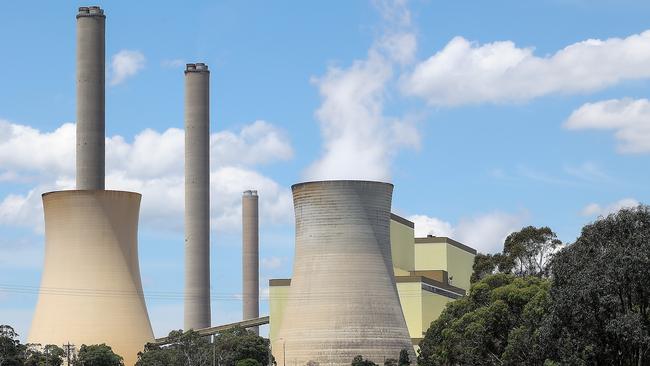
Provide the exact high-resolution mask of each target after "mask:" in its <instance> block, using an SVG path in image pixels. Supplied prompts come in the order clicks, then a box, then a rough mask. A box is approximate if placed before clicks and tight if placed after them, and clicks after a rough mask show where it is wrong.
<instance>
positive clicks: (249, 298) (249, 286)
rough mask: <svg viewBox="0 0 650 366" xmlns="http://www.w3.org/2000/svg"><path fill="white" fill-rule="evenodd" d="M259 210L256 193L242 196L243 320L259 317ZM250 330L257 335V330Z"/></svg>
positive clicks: (250, 192) (247, 193) (247, 192)
mask: <svg viewBox="0 0 650 366" xmlns="http://www.w3.org/2000/svg"><path fill="white" fill-rule="evenodd" d="M259 245H260V244H259V210H258V196H257V191H245V192H244V194H243V195H242V300H243V308H242V314H243V318H244V320H245V319H252V318H257V317H259V316H260V308H259V306H260V305H259V296H260V275H259V273H260V272H259V261H260V260H259ZM250 330H252V331H254V332H255V333H257V334H259V328H257V327H255V328H251V329H250Z"/></svg>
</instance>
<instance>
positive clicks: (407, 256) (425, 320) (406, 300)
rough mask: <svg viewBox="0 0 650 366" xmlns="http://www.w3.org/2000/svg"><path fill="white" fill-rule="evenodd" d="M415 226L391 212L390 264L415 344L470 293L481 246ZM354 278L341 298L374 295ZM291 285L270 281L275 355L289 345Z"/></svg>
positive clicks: (280, 281)
mask: <svg viewBox="0 0 650 366" xmlns="http://www.w3.org/2000/svg"><path fill="white" fill-rule="evenodd" d="M414 226H415V225H414V223H413V222H411V221H409V220H407V219H405V218H403V217H400V216H398V215H395V214H392V213H391V214H390V248H391V253H392V256H391V258H392V263H391V267H392V270H393V273H394V276H395V283H396V287H397V292H398V295H399V300H400V305H401V310H402V312H403V314H404V318H405V321H406V324H407V327H408V332H409V336H410V338H411V343H412V344H413V345H414V346H416V345H417V344H418V343H419V342H420V341H421V340H422V338H423V336H424V333H425V332H426V331H427V329H428V328H429V325H430V324H431V322H432V321H434V320H436V319H437V318H438V317H439V316H440V313H441V312H442V310H443V309H444V308H445V305H446V304H447V303H449V302H451V301H453V300H455V299H458V298H460V297H462V296H464V295H465V294H466V293H467V292H468V291H469V288H470V276H471V274H472V265H473V263H474V257H475V255H476V250H474V249H473V248H470V247H468V246H466V245H463V244H461V243H459V242H457V241H455V240H453V239H450V238H447V237H432V236H429V237H424V238H416V237H415V235H414V234H415V233H414ZM296 250H298V248H296ZM332 270H334V269H332ZM359 271H363V269H359ZM294 276H295V272H294ZM353 282H354V279H350V281H349V283H346V284H344V285H342V287H341V288H340V289H339V290H338V291H339V296H341V297H342V298H343V299H345V298H346V297H348V296H350V293H351V292H352V291H360V294H362V295H363V296H368V297H372V298H374V295H373V293H372V292H370V291H367V289H365V288H361V289H357V287H355V286H353ZM291 287H292V280H291V279H271V280H270V281H269V289H270V291H269V310H270V324H269V326H270V329H269V338H270V342H271V346H272V347H273V354H274V356H275V357H276V359H280V358H281V357H282V355H281V354H282V353H283V348H285V349H286V344H284V343H285V342H286V340H285V339H283V337H282V335H281V334H280V328H281V327H282V324H283V322H284V321H285V319H286V318H291V317H294V316H295V314H294V313H292V312H287V302H288V300H289V299H291V296H292V295H291V291H290V290H291ZM364 356H366V355H365V354H364ZM393 357H394V356H393ZM375 362H376V361H375Z"/></svg>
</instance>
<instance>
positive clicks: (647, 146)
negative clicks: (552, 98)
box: [564, 98, 650, 154]
mask: <svg viewBox="0 0 650 366" xmlns="http://www.w3.org/2000/svg"><path fill="white" fill-rule="evenodd" d="M564 127H565V128H567V129H571V130H586V129H593V130H614V131H615V132H614V136H615V137H616V140H617V141H618V151H619V152H621V153H628V154H633V153H650V101H649V100H648V99H630V98H625V99H609V100H604V101H600V102H595V103H586V104H583V105H582V106H581V107H580V108H578V109H576V110H575V111H573V112H572V113H571V116H569V118H568V119H567V121H566V123H565V124H564Z"/></svg>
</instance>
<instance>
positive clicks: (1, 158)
mask: <svg viewBox="0 0 650 366" xmlns="http://www.w3.org/2000/svg"><path fill="white" fill-rule="evenodd" d="M74 156H75V125H74V124H72V123H64V124H63V125H61V127H59V128H57V129H56V130H54V131H52V132H41V131H39V130H37V129H35V128H32V127H30V126H25V125H19V124H14V123H11V122H9V121H5V120H0V166H2V167H3V168H4V169H11V170H21V171H24V172H28V173H32V172H37V173H48V172H51V173H53V174H54V175H57V174H74V169H75V162H74ZM14 174H15V172H14ZM16 177H17V176H16ZM6 178H9V177H6Z"/></svg>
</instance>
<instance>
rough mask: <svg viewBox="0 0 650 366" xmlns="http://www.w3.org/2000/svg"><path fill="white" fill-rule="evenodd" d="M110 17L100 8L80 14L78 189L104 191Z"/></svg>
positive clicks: (78, 27)
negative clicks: (107, 43) (107, 29)
mask: <svg viewBox="0 0 650 366" xmlns="http://www.w3.org/2000/svg"><path fill="white" fill-rule="evenodd" d="M105 25H106V16H105V15H104V11H103V10H102V9H101V8H100V7H99V6H87V7H86V6H84V7H80V8H79V13H78V14H77V189H82V190H85V189H104V135H105V131H104V83H105V81H104V68H105V56H104V55H105V50H104V49H105V41H104V31H105Z"/></svg>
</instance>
